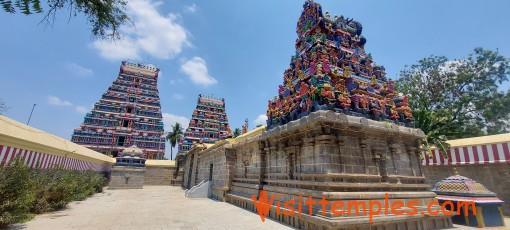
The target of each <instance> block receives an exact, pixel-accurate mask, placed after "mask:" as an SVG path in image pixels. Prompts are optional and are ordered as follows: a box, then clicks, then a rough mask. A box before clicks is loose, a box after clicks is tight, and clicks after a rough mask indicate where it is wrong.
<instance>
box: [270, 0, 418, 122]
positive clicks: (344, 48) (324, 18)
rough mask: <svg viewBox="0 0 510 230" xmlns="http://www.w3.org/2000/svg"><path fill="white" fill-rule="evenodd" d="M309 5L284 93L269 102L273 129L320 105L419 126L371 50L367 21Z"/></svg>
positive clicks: (299, 28)
mask: <svg viewBox="0 0 510 230" xmlns="http://www.w3.org/2000/svg"><path fill="white" fill-rule="evenodd" d="M303 9H304V10H303V12H302V14H301V17H300V18H299V20H298V23H297V27H296V33H297V35H298V38H297V40H296V42H295V48H296V51H295V53H294V55H293V56H292V57H291V61H290V65H289V69H287V70H286V71H285V72H284V79H283V84H282V85H281V86H279V90H278V97H276V98H275V99H274V100H273V101H272V103H268V111H267V114H268V115H270V116H268V119H270V120H271V122H269V121H268V124H271V125H268V127H267V129H271V128H274V127H276V126H278V125H281V124H283V123H285V122H288V121H289V119H290V120H292V119H297V118H299V117H301V116H303V115H305V114H307V113H309V112H311V111H313V110H316V109H331V110H335V111H337V112H345V113H348V114H349V115H354V116H364V117H367V118H372V119H378V120H380V119H388V120H389V121H394V122H395V123H397V124H399V125H406V126H413V118H412V114H411V109H410V108H409V103H408V99H407V97H405V96H400V95H398V94H397V93H396V92H395V90H394V87H393V84H392V81H391V80H387V78H386V70H385V68H384V66H380V65H376V64H375V62H374V61H373V58H372V55H371V54H367V52H366V51H365V44H366V42H367V39H366V38H365V37H364V36H363V35H362V29H363V26H362V25H361V23H359V22H357V21H354V20H353V19H349V18H346V17H344V16H335V17H333V18H332V17H331V15H330V14H329V13H326V14H324V15H323V14H322V10H321V7H320V5H319V4H317V3H315V2H313V1H312V0H307V1H306V2H305V5H304V8H303ZM298 112H299V114H300V115H299V116H296V115H295V114H296V113H298ZM273 121H274V122H273Z"/></svg>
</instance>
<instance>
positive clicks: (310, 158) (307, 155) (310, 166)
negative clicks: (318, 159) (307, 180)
mask: <svg viewBox="0 0 510 230" xmlns="http://www.w3.org/2000/svg"><path fill="white" fill-rule="evenodd" d="M314 144H315V140H314V138H310V137H308V138H303V148H302V152H301V160H303V158H304V160H305V162H304V163H305V165H304V170H303V171H301V173H303V172H306V173H315V154H314V151H315V150H314Z"/></svg>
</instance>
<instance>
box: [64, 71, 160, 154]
mask: <svg viewBox="0 0 510 230" xmlns="http://www.w3.org/2000/svg"><path fill="white" fill-rule="evenodd" d="M158 73H159V69H158V68H156V67H153V66H152V65H147V64H142V63H138V62H131V61H123V62H122V64H121V66H120V71H119V76H118V77H117V79H116V80H115V81H113V83H112V85H111V86H110V87H109V88H108V90H107V91H106V92H105V93H104V94H103V95H102V96H101V99H99V101H98V102H97V103H96V104H95V105H94V108H93V109H92V111H91V112H90V113H87V114H86V115H85V119H84V121H83V123H82V124H81V125H80V127H79V128H77V129H75V130H74V132H73V135H72V138H71V141H72V142H74V143H77V144H80V145H83V146H85V147H87V148H90V149H92V150H94V151H97V152H101V153H103V154H106V155H109V156H113V157H117V156H118V155H119V153H121V152H122V151H123V150H124V149H125V148H127V147H129V146H131V145H136V146H138V147H139V148H141V149H143V151H144V152H145V154H146V158H147V159H163V155H164V153H165V138H164V130H163V121H162V114H161V105H160V100H159V92H158Z"/></svg>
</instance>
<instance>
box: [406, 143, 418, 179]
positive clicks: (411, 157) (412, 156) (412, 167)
mask: <svg viewBox="0 0 510 230" xmlns="http://www.w3.org/2000/svg"><path fill="white" fill-rule="evenodd" d="M406 152H407V157H408V158H409V167H410V168H411V172H412V174H413V176H416V170H415V168H414V165H413V160H414V151H411V149H410V148H409V146H407V147H406ZM418 159H419V158H418ZM418 164H420V162H418Z"/></svg>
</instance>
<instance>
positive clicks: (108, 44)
mask: <svg viewBox="0 0 510 230" xmlns="http://www.w3.org/2000/svg"><path fill="white" fill-rule="evenodd" d="M92 46H93V47H94V48H96V49H98V50H99V55H101V57H103V58H106V59H108V60H112V61H117V60H123V59H140V55H139V54H138V48H137V47H136V46H135V44H134V42H133V40H132V39H131V38H129V37H123V38H122V39H121V40H117V41H102V40H96V41H94V42H93V43H92Z"/></svg>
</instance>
